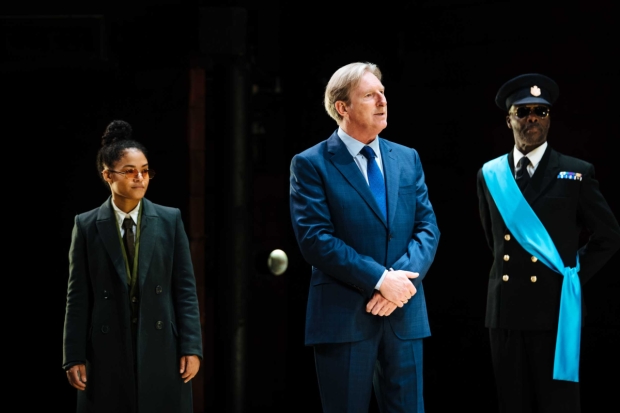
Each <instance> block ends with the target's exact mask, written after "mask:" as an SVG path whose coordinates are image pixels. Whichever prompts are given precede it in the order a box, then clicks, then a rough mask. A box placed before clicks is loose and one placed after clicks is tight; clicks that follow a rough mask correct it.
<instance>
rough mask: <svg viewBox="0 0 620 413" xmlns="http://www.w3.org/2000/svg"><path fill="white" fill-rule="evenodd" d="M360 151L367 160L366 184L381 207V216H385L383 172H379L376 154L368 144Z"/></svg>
mask: <svg viewBox="0 0 620 413" xmlns="http://www.w3.org/2000/svg"><path fill="white" fill-rule="evenodd" d="M361 153H362V155H364V157H365V158H366V160H367V161H368V166H367V169H366V171H367V173H368V185H369V186H370V191H371V192H372V194H373V195H374V197H375V199H376V200H377V204H379V209H381V212H383V217H384V218H385V217H386V216H387V214H386V213H385V211H386V205H385V204H386V202H385V181H384V180H383V174H382V173H381V170H380V169H379V165H378V164H377V160H376V159H375V158H376V157H377V155H375V151H373V150H372V148H371V147H370V146H364V147H363V148H362V151H361Z"/></svg>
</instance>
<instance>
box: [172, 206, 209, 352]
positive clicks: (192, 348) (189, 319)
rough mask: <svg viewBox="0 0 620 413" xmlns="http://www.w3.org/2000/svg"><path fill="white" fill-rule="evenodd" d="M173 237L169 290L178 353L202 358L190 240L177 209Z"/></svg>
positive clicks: (198, 311)
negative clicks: (173, 310)
mask: <svg viewBox="0 0 620 413" xmlns="http://www.w3.org/2000/svg"><path fill="white" fill-rule="evenodd" d="M175 211H176V220H175V223H176V230H175V234H176V238H175V242H174V266H173V275H172V277H173V278H172V280H173V281H172V282H173V284H172V288H173V297H174V306H175V313H176V320H177V327H178V334H179V353H180V354H181V355H196V356H198V357H200V358H201V359H202V335H201V327H200V310H199V307H198V296H197V293H196V279H195V276H194V268H193V265H192V258H191V254H190V248H189V240H188V238H187V234H186V232H185V228H184V226H183V221H182V219H181V212H180V211H179V210H178V209H176V210H175Z"/></svg>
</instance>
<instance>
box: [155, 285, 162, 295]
mask: <svg viewBox="0 0 620 413" xmlns="http://www.w3.org/2000/svg"><path fill="white" fill-rule="evenodd" d="M162 291H163V289H162V288H161V285H158V286H157V287H155V294H161V292H162Z"/></svg>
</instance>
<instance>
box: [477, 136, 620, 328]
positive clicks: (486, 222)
mask: <svg viewBox="0 0 620 413" xmlns="http://www.w3.org/2000/svg"><path fill="white" fill-rule="evenodd" d="M513 160H514V157H513V154H512V151H511V152H510V153H509V154H508V163H509V165H510V168H511V170H513V175H514V162H513ZM561 172H574V173H579V174H581V180H579V179H565V178H561V176H562V175H561V174H560V173H561ZM477 184H478V199H479V210H480V218H481V220H482V227H483V229H484V232H485V235H486V239H487V242H488V245H489V247H490V249H491V251H492V253H493V264H492V267H491V271H490V274H489V284H488V294H487V308H486V319H485V323H486V326H487V327H493V328H507V329H517V330H550V329H555V328H556V327H557V323H558V316H559V306H560V293H561V289H562V281H563V277H562V275H561V274H558V273H556V272H554V271H553V270H551V269H550V268H548V267H547V266H545V265H544V264H543V263H542V262H541V261H539V260H538V257H535V256H531V255H530V254H529V253H527V252H526V251H525V250H524V249H523V248H522V247H521V246H520V245H519V243H518V242H516V240H515V239H514V237H513V236H512V234H511V233H510V232H509V231H508V229H507V228H506V225H505V223H504V220H503V219H502V217H501V215H500V213H499V211H498V209H497V206H496V205H495V202H494V200H493V198H491V195H490V193H489V190H488V188H487V185H486V182H485V180H484V177H483V175H482V170H481V169H480V170H479V171H478V176H477ZM523 195H524V197H525V199H526V200H527V202H528V203H529V204H530V206H531V207H532V209H533V210H534V212H535V213H536V215H537V216H538V218H539V219H540V221H541V222H542V224H543V225H544V227H545V229H546V230H547V232H548V233H549V235H550V237H551V239H552V240H553V243H554V244H555V246H556V248H557V250H558V253H559V255H560V257H561V258H562V261H563V263H564V266H566V267H574V266H575V265H576V257H577V254H579V262H580V271H579V279H580V281H581V285H582V286H583V285H584V284H585V283H586V282H587V281H588V280H589V279H590V278H591V277H592V276H593V275H594V274H595V273H596V272H597V271H598V270H600V269H601V267H603V265H604V264H605V263H606V262H607V261H608V260H609V259H610V258H611V257H612V256H613V254H614V253H615V252H616V251H617V250H618V249H619V248H620V227H619V226H618V221H617V220H616V218H615V217H614V215H613V213H612V211H611V210H610V208H609V205H608V204H607V202H606V201H605V198H604V197H603V195H602V194H601V192H600V190H599V183H598V181H597V180H596V178H595V175H594V167H593V166H592V164H590V163H588V162H585V161H582V160H580V159H576V158H573V157H570V156H566V155H563V154H561V153H558V152H556V151H555V150H553V149H552V148H551V147H550V146H547V149H546V150H545V153H544V154H543V157H542V159H541V161H540V164H539V165H538V167H537V168H536V171H535V173H534V175H533V176H532V179H531V181H530V183H529V185H528V187H527V188H526V189H525V191H524V193H523ZM582 229H586V230H587V231H589V239H587V240H586V241H587V242H584V240H583V238H582V237H581V234H582ZM583 310H584V311H583V313H584V314H585V308H584V309H583Z"/></svg>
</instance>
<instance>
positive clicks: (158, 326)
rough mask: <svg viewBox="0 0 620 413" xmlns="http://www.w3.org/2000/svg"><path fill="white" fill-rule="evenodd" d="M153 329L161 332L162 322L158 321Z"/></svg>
mask: <svg viewBox="0 0 620 413" xmlns="http://www.w3.org/2000/svg"><path fill="white" fill-rule="evenodd" d="M155 328H156V329H158V330H161V329H162V328H164V323H163V321H158V322H156V323H155Z"/></svg>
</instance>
